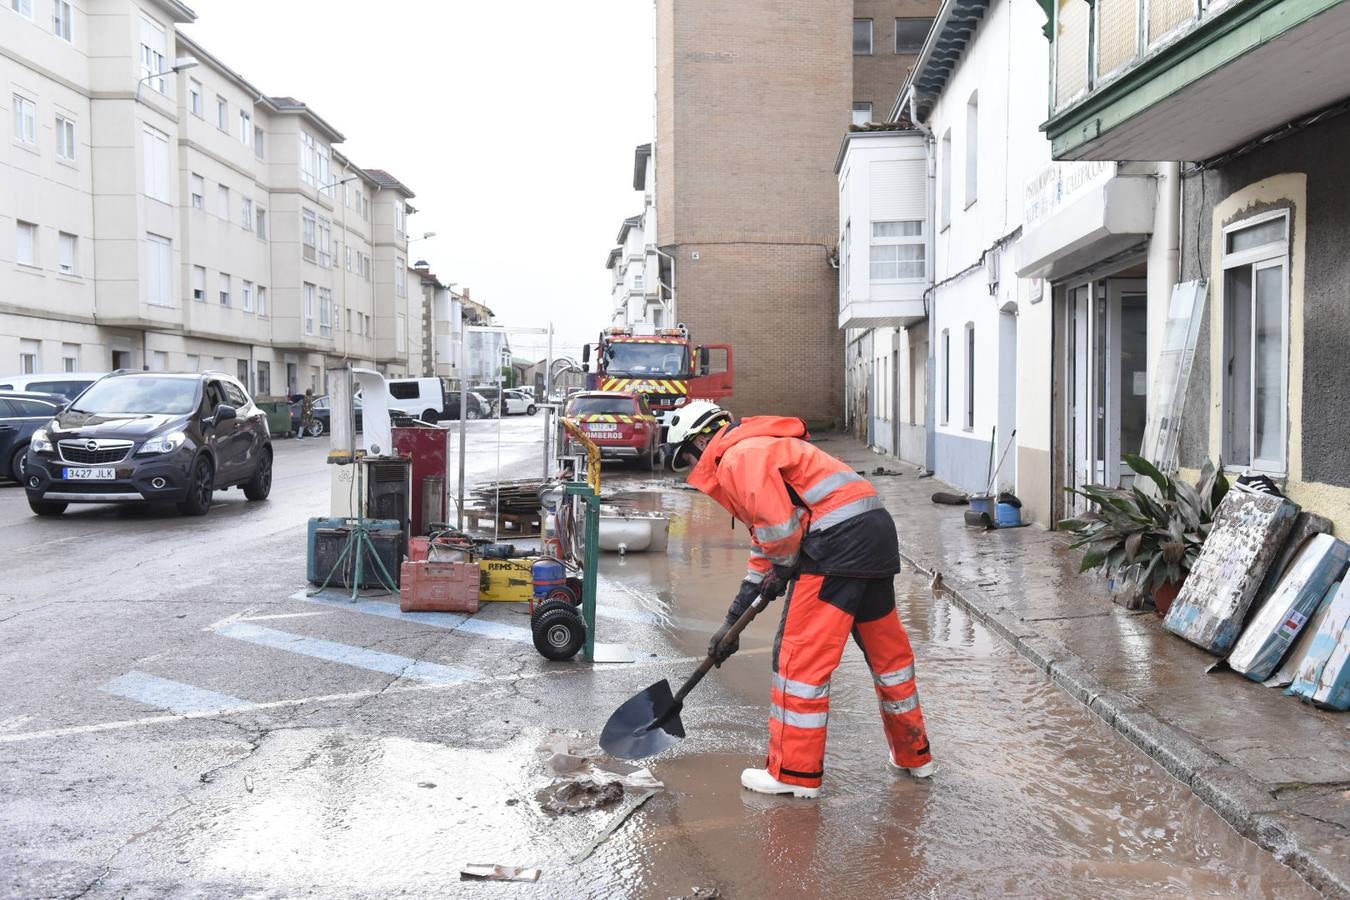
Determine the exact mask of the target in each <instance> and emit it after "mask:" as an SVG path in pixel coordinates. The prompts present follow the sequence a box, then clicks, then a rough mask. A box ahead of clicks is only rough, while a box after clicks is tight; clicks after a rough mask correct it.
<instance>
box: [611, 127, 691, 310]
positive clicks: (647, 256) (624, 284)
mask: <svg viewBox="0 0 1350 900" xmlns="http://www.w3.org/2000/svg"><path fill="white" fill-rule="evenodd" d="M651 157H652V145H651V144H640V145H638V147H637V148H636V149H635V150H634V151H633V190H634V191H638V192H641V194H642V212H641V213H639V214H638V215H635V216H629V217H628V218H627V219H624V220H623V224H622V225H620V226H619V235H618V237H617V238H615V243H616V245H617V246H615V247H614V248H612V249H611V250H610V251H609V255H608V256H607V257H606V258H605V268H606V269H608V270H609V273H610V297H611V300H612V303H613V306H612V312H611V319H610V324H611V325H632V324H634V323H637V322H649V323H651V324H653V325H655V326H656V327H657V328H665V327H672V326H674V325H675V322H674V321H673V320H672V319H671V317H670V312H669V305H668V301H669V291H668V289H667V288H666V287H665V286H664V285H663V284H662V283H661V277H660V272H661V262H660V256H659V254H658V253H657V249H656V246H655V239H656V233H655V232H656V219H655V215H654V213H653V207H654V206H655V203H656V183H655V178H654V172H653V168H652V166H651V165H650V163H651Z"/></svg>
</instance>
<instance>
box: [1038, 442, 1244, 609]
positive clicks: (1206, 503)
mask: <svg viewBox="0 0 1350 900" xmlns="http://www.w3.org/2000/svg"><path fill="white" fill-rule="evenodd" d="M1125 463H1126V465H1128V466H1129V467H1130V469H1132V470H1133V471H1134V472H1135V474H1136V475H1138V476H1142V477H1144V478H1147V479H1149V481H1151V482H1152V485H1153V487H1154V488H1155V490H1145V489H1144V487H1142V486H1141V483H1140V479H1139V478H1136V479H1135V484H1134V485H1132V486H1131V487H1129V488H1110V487H1104V486H1102V485H1095V484H1094V485H1088V486H1086V487H1084V488H1082V489H1078V488H1066V490H1067V491H1069V492H1070V493H1073V494H1077V495H1078V496H1080V497H1083V498H1084V499H1086V500H1087V501H1088V502H1089V503H1091V504H1092V509H1091V510H1090V511H1089V512H1087V513H1086V514H1084V515H1082V516H1080V517H1078V518H1073V519H1064V520H1063V521H1061V522H1060V523H1059V527H1060V528H1062V529H1065V530H1066V531H1071V532H1073V533H1074V535H1075V539H1074V541H1073V543H1072V544H1071V545H1070V546H1072V547H1073V548H1075V549H1080V550H1083V561H1082V564H1081V565H1080V566H1079V569H1078V570H1079V571H1080V572H1086V571H1088V570H1089V569H1094V568H1098V567H1100V568H1102V569H1104V570H1105V571H1106V572H1107V574H1109V575H1116V574H1120V573H1122V572H1124V571H1126V570H1129V571H1130V574H1131V575H1132V576H1133V577H1132V580H1133V583H1134V584H1136V585H1138V587H1139V588H1140V589H1141V590H1144V591H1146V592H1147V593H1148V594H1149V595H1150V596H1151V597H1152V599H1153V604H1154V606H1155V607H1156V608H1157V610H1158V615H1166V614H1167V610H1168V608H1170V607H1171V605H1172V600H1173V599H1175V598H1176V595H1177V593H1178V592H1179V591H1180V590H1181V585H1182V583H1183V582H1184V581H1185V580H1186V575H1187V574H1188V573H1189V572H1190V570H1191V566H1192V565H1194V564H1195V560H1196V558H1198V557H1199V555H1200V548H1201V547H1202V546H1203V545H1204V543H1205V538H1207V537H1208V536H1209V531H1210V528H1211V526H1212V522H1213V519H1214V510H1215V508H1216V507H1217V506H1218V505H1219V501H1220V500H1222V499H1223V496H1224V494H1226V493H1228V479H1227V478H1225V477H1224V474H1223V466H1222V465H1221V464H1220V465H1218V466H1215V465H1212V464H1210V463H1206V464H1205V468H1204V470H1203V471H1202V472H1201V473H1200V481H1199V482H1198V483H1197V484H1195V485H1190V484H1187V483H1186V482H1185V481H1182V480H1180V479H1177V478H1169V477H1168V476H1166V475H1164V474H1163V473H1162V472H1160V471H1159V470H1158V468H1157V467H1156V466H1154V465H1153V464H1152V463H1150V462H1149V461H1148V460H1146V459H1144V458H1143V457H1141V456H1138V455H1135V454H1127V455H1126V456H1125Z"/></svg>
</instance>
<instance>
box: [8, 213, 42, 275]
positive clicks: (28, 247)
mask: <svg viewBox="0 0 1350 900" xmlns="http://www.w3.org/2000/svg"><path fill="white" fill-rule="evenodd" d="M37 235H38V230H37V226H36V225H34V224H33V223H32V222H18V223H16V227H15V235H14V236H15V243H16V247H15V251H14V253H15V255H14V261H15V262H17V263H19V264H20V265H24V266H36V265H37V264H38V252H37V246H38V237H37Z"/></svg>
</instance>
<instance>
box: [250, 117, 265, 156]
mask: <svg viewBox="0 0 1350 900" xmlns="http://www.w3.org/2000/svg"><path fill="white" fill-rule="evenodd" d="M266 140H267V135H266V133H264V132H263V130H262V126H261V125H254V126H253V155H254V156H256V157H258V159H264V158H266V156H267V152H266V147H265V144H266Z"/></svg>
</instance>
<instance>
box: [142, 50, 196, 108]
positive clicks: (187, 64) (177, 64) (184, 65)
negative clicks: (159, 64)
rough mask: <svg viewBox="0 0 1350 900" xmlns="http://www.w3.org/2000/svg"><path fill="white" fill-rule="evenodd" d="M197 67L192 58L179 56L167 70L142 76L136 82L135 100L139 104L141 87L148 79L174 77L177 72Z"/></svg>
mask: <svg viewBox="0 0 1350 900" xmlns="http://www.w3.org/2000/svg"><path fill="white" fill-rule="evenodd" d="M197 65H198V62H197V60H195V59H193V58H192V57H190V56H180V57H179V58H178V59H176V60H174V64H173V65H172V66H170V67H169V68H167V69H161V70H160V71H158V72H153V73H151V74H149V75H146V76H144V77H143V78H141V80H140V81H137V82H136V100H137V101H138V102H139V101H140V99H141V85H143V84H145V83H146V82H147V81H149V80H150V79H152V78H163V77H164V76H165V75H176V74H178V73H179V72H181V71H183V70H184V69H191V68H193V67H195V66H197Z"/></svg>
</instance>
